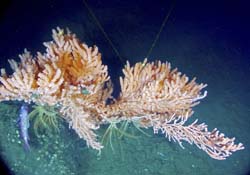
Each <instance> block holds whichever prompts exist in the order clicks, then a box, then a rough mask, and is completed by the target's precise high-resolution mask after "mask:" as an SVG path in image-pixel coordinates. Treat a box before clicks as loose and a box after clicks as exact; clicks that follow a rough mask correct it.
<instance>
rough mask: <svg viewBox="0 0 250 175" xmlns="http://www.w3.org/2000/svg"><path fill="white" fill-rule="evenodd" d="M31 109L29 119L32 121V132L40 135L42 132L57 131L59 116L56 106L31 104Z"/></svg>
mask: <svg viewBox="0 0 250 175" xmlns="http://www.w3.org/2000/svg"><path fill="white" fill-rule="evenodd" d="M32 108H33V110H32V111H31V112H30V113H29V118H30V120H32V121H33V128H34V132H35V134H36V135H37V136H40V134H41V133H42V132H44V131H45V132H48V133H50V132H52V131H57V132H58V131H59V121H60V120H61V117H60V116H59V114H58V111H57V109H56V107H54V106H47V105H33V106H32Z"/></svg>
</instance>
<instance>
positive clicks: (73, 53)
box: [0, 28, 244, 160]
mask: <svg viewBox="0 0 250 175" xmlns="http://www.w3.org/2000/svg"><path fill="white" fill-rule="evenodd" d="M52 36H53V41H51V42H46V43H44V45H45V47H46V52H45V53H44V54H42V53H40V52H38V53H37V55H36V56H32V55H31V54H30V52H28V51H27V50H25V51H24V54H22V55H20V56H19V57H20V59H21V61H20V62H16V61H15V60H9V63H10V66H11V68H12V70H13V72H14V73H13V74H12V75H7V74H6V72H5V69H1V77H0V82H1V85H0V101H9V100H19V101H24V102H27V103H31V102H32V103H35V104H36V105H38V106H39V105H48V106H56V107H57V108H58V110H59V111H58V112H59V113H60V116H61V117H63V118H64V119H66V121H68V123H69V125H70V127H72V128H73V129H74V130H75V131H76V133H77V134H78V135H79V137H80V138H83V139H84V140H86V143H87V145H88V146H90V147H92V148H94V149H97V150H101V148H102V147H103V146H102V145H101V143H100V142H99V141H98V140H97V135H96V133H95V132H94V131H95V130H97V129H98V128H99V127H100V125H102V124H109V123H112V122H114V121H115V122H116V123H119V122H122V121H130V122H136V123H137V124H138V125H139V127H141V128H149V127H152V128H153V130H154V133H158V132H161V133H164V134H165V135H166V137H167V138H168V139H169V140H174V141H177V142H178V143H179V144H180V146H182V141H187V142H189V143H190V144H193V143H194V144H195V145H196V146H197V147H198V148H200V149H202V150H204V151H205V152H206V153H207V154H208V155H210V156H211V157H212V158H214V159H219V160H223V159H225V158H227V157H228V156H229V155H231V154H232V152H235V151H237V150H241V149H244V147H243V145H242V144H241V143H239V144H235V143H234V138H232V139H231V138H227V137H225V136H224V134H222V133H219V131H217V129H214V130H213V131H211V132H210V131H208V130H207V125H205V124H204V123H202V124H198V123H197V120H195V121H194V122H193V123H191V124H189V125H186V121H187V120H188V118H189V117H191V116H192V114H193V110H192V107H193V106H195V105H197V104H199V100H201V99H203V98H204V97H206V95H207V92H206V91H204V92H203V93H201V91H202V90H203V88H205V87H206V84H197V83H196V82H195V79H192V80H191V81H190V80H189V78H188V77H187V76H186V75H185V74H181V73H180V72H178V71H177V69H171V66H170V63H167V62H166V63H162V62H161V61H155V62H152V63H149V62H147V59H145V60H144V61H143V62H139V63H136V64H135V65H134V66H130V64H129V62H127V64H126V65H125V68H124V69H123V74H124V76H123V77H120V85H121V92H120V95H119V97H118V98H117V99H114V98H113V97H112V96H111V94H112V91H113V87H112V85H111V80H110V77H109V75H108V68H107V66H106V65H103V64H102V60H101V54H100V53H99V52H98V48H97V47H96V46H94V47H88V46H87V45H86V44H85V43H81V42H80V40H79V39H78V38H77V37H76V36H75V34H72V33H71V32H70V31H67V32H66V33H65V32H64V30H62V29H60V28H57V30H53V35H52ZM108 99H111V101H112V102H111V103H109V104H108V103H107V100H108Z"/></svg>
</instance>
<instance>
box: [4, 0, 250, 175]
mask: <svg viewBox="0 0 250 175" xmlns="http://www.w3.org/2000/svg"><path fill="white" fill-rule="evenodd" d="M86 2H87V4H88V6H89V8H90V9H92V11H93V12H94V14H95V16H96V17H97V19H98V20H99V22H100V24H101V25H102V27H103V28H104V30H105V32H106V33H107V35H108V36H109V38H110V40H111V41H112V42H113V43H114V45H115V48H116V49H117V51H118V52H119V54H120V56H121V58H122V60H120V59H119V58H118V57H117V55H116V53H115V52H114V50H113V49H112V47H111V46H110V44H109V42H108V41H107V40H106V38H105V37H104V35H103V33H102V32H101V30H100V29H99V28H98V26H97V25H96V23H95V21H94V20H93V18H92V16H91V15H90V13H89V11H88V10H87V8H86V6H85V4H84V3H83V1H82V0H71V1H70V0H36V1H35V0H34V1H31V0H30V1H28V0H21V1H18V0H2V1H1V2H0V34H1V35H0V68H2V67H5V68H7V69H8V66H9V65H8V61H7V60H8V59H10V58H13V59H16V60H18V54H20V53H22V52H23V49H24V48H27V49H28V50H29V51H31V52H32V53H33V54H36V52H37V51H42V52H43V51H44V46H43V45H42V43H43V42H44V41H50V40H52V38H51V30H52V29H53V28H56V27H57V26H60V27H61V28H66V27H68V28H69V29H70V30H71V31H72V32H73V33H76V35H77V36H78V37H79V38H80V39H81V40H82V41H84V42H86V43H87V44H88V45H89V46H91V45H97V46H98V47H99V50H100V52H101V53H102V58H103V62H104V64H106V65H108V67H109V73H110V76H111V77H112V81H113V83H114V87H115V89H116V90H115V92H114V95H115V96H117V94H118V93H119V84H118V83H119V81H118V80H119V76H120V75H122V74H121V73H122V72H121V69H122V67H123V65H124V63H123V62H125V61H126V60H129V61H130V63H131V64H134V63H135V62H138V61H142V60H143V59H144V58H145V57H146V55H147V53H148V51H149V49H150V47H151V45H152V43H153V41H154V39H155V37H156V34H157V32H158V31H159V28H160V26H161V24H162V21H163V20H164V18H165V16H166V15H167V14H168V12H169V10H170V8H171V7H172V5H173V3H174V6H173V10H172V12H171V14H170V16H169V18H168V20H167V22H166V25H165V27H164V28H163V30H162V32H161V35H160V37H159V40H158V42H157V43H156V45H155V47H154V48H153V50H152V53H151V54H150V56H149V58H148V60H149V61H154V60H156V59H160V60H162V61H168V62H170V63H171V64H172V67H178V69H179V70H180V71H181V72H183V73H185V74H186V75H188V76H189V77H190V78H191V77H197V82H199V83H201V82H202V83H207V84H208V87H207V88H206V90H207V91H208V96H207V97H206V98H205V99H203V100H202V101H201V104H199V105H198V106H196V107H195V109H194V110H195V113H194V115H193V117H192V119H193V120H194V119H196V118H198V119H199V121H200V122H205V123H206V124H207V125H208V126H209V129H210V130H212V129H213V128H218V129H219V130H220V131H221V132H222V133H225V135H226V136H228V137H236V143H239V142H242V143H243V144H244V146H245V149H244V150H242V151H238V152H236V153H234V154H233V155H232V156H230V157H229V158H228V159H226V160H224V161H218V160H214V159H212V158H210V157H209V156H208V155H207V154H206V153H204V152H203V151H201V150H199V149H198V148H197V147H196V146H194V145H189V144H187V143H185V144H184V146H185V149H182V148H181V147H180V146H179V145H178V144H177V143H174V142H168V140H167V139H166V138H164V136H162V135H153V134H152V132H153V131H152V130H150V129H149V130H148V131H146V132H147V133H148V134H151V137H148V136H146V135H143V134H141V133H140V132H138V131H136V130H134V129H133V128H131V132H133V134H135V135H139V137H138V139H131V138H126V137H124V138H123V139H120V140H117V141H116V142H114V147H115V150H114V151H113V150H112V149H111V148H110V147H109V146H107V147H106V148H105V150H103V153H102V154H101V155H97V153H96V152H95V151H94V150H92V149H88V148H87V147H86V145H85V142H84V141H83V140H81V139H79V138H78V136H77V135H76V134H75V133H74V131H73V130H71V129H69V128H68V126H67V124H65V123H62V126H61V132H60V133H55V134H54V135H44V136H43V137H42V138H39V139H38V138H36V137H31V147H32V152H30V153H27V152H25V151H24V150H23V147H22V144H21V141H20V139H19V137H18V131H17V126H16V122H15V120H16V118H17V115H18V108H19V107H20V103H17V102H13V103H11V102H7V103H6V102H5V103H1V104H0V156H1V165H2V166H1V167H2V169H1V173H0V174H1V175H2V174H4V173H6V174H17V175H23V174H25V175H35V174H39V175H45V174H46V175H49V174H53V175H62V174H67V175H126V174H130V175H140V174H143V175H182V174H185V175H222V174H225V175H247V174H249V173H250V151H249V145H250V134H249V133H250V108H249V106H250V102H249V99H250V78H249V76H250V49H249V47H250V34H249V32H250V21H249V19H250V11H249V6H248V3H247V1H192V0H191V1H185V0H176V1H173V0H171V1H169V0H137V1H135V0H126V1H121V0H120V1H119V0H106V1H104V0H86ZM192 119H191V120H192ZM103 129H105V128H103ZM100 132H102V131H100ZM31 136H32V133H31ZM33 136H34V135H33ZM4 168H5V171H4ZM7 170H9V172H8V171H7Z"/></svg>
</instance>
